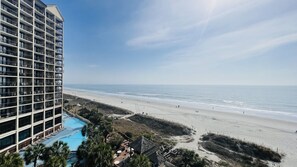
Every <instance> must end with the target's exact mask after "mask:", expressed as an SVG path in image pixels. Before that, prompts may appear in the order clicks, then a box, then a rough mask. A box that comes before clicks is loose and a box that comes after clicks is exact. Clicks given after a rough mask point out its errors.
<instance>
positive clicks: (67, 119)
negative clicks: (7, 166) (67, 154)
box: [20, 112, 86, 167]
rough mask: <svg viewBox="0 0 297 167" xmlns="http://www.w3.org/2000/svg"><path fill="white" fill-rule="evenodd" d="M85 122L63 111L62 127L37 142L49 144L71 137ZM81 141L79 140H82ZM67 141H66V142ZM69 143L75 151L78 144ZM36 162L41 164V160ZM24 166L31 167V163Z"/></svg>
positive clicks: (71, 149) (21, 152)
mask: <svg viewBox="0 0 297 167" xmlns="http://www.w3.org/2000/svg"><path fill="white" fill-rule="evenodd" d="M85 124H86V122H84V121H83V120H81V119H79V118H76V117H74V116H71V115H69V114H67V113H65V112H64V113H63V127H64V128H63V129H61V130H59V131H57V132H55V133H53V134H51V135H50V136H48V137H46V138H44V139H41V140H40V141H38V142H37V143H43V144H45V145H46V146H51V145H52V144H53V143H54V142H55V141H58V140H61V139H63V138H66V137H71V136H72V135H74V134H76V133H78V132H80V131H81V129H82V128H83V126H84V125H85ZM76 140H82V141H83V140H84V139H76ZM82 141H81V142H82ZM66 143H67V142H66ZM67 144H68V145H70V151H71V152H75V151H76V149H77V147H78V146H74V147H72V148H71V144H70V143H67ZM20 154H21V156H23V154H24V150H21V151H20ZM37 164H42V161H38V163H37ZM69 165H71V162H69V163H68V164H67V166H69ZM25 167H33V164H29V165H25Z"/></svg>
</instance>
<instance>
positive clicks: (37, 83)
mask: <svg viewBox="0 0 297 167" xmlns="http://www.w3.org/2000/svg"><path fill="white" fill-rule="evenodd" d="M34 85H37V86H43V85H44V83H42V82H35V83H34Z"/></svg>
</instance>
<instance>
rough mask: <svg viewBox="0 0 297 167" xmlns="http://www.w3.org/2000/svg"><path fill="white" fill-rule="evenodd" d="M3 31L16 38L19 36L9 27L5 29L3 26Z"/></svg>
mask: <svg viewBox="0 0 297 167" xmlns="http://www.w3.org/2000/svg"><path fill="white" fill-rule="evenodd" d="M1 30H2V31H4V32H6V33H8V34H11V35H14V36H17V35H18V33H17V32H16V31H14V30H12V29H10V28H7V27H4V26H1Z"/></svg>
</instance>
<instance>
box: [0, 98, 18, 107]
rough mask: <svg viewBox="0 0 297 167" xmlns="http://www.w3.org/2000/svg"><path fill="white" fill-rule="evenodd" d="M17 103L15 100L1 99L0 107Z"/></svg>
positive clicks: (12, 105)
mask: <svg viewBox="0 0 297 167" xmlns="http://www.w3.org/2000/svg"><path fill="white" fill-rule="evenodd" d="M2 100H6V99H2ZM16 105H17V102H16V100H11V101H10V100H9V101H6V102H5V101H1V103H0V108H6V107H14V106H16Z"/></svg>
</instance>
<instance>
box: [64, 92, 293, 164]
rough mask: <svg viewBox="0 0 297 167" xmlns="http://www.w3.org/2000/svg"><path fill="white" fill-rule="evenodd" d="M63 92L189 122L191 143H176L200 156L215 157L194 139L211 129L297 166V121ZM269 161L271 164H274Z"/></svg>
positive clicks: (134, 110) (87, 93) (155, 115)
mask: <svg viewBox="0 0 297 167" xmlns="http://www.w3.org/2000/svg"><path fill="white" fill-rule="evenodd" d="M64 93H67V94H71V95H76V96H80V97H83V98H87V99H91V100H95V101H97V102H101V103H105V104H109V105H113V106H116V107H121V108H124V109H128V110H131V111H133V112H134V113H142V112H144V113H147V114H148V115H150V116H154V117H157V118H161V119H165V120H169V121H174V122H178V123H181V124H184V125H186V126H189V127H190V128H193V129H194V130H195V131H196V134H195V135H194V136H193V137H194V140H193V141H192V142H190V143H185V142H182V141H183V138H180V142H179V143H178V144H177V147H184V148H188V149H192V150H194V151H196V152H197V153H198V154H199V155H200V156H207V157H208V158H209V159H213V160H218V158H217V157H216V156H215V155H213V154H211V153H207V152H205V151H203V150H201V148H198V144H197V143H198V142H199V138H200V137H201V135H203V134H205V133H207V132H213V133H219V134H223V135H227V136H231V137H235V138H238V139H242V140H245V141H249V142H253V143H256V144H260V145H264V146H266V147H269V148H272V149H273V150H275V151H278V152H280V153H284V154H285V157H284V159H283V160H282V162H281V164H280V166H283V167H294V166H297V133H296V130H297V122H286V121H281V120H273V119H266V118H260V117H255V116H248V115H245V114H237V113H227V112H219V111H215V110H201V109H199V108H192V107H187V106H181V107H180V108H176V105H172V104H166V103H163V102H156V101H150V100H138V99H134V98H129V97H120V96H111V95H105V94H102V95H101V94H100V95H99V94H95V93H91V92H84V91H78V90H77V91H76V90H64ZM271 165H272V166H274V164H271ZM277 166H279V165H277Z"/></svg>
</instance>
